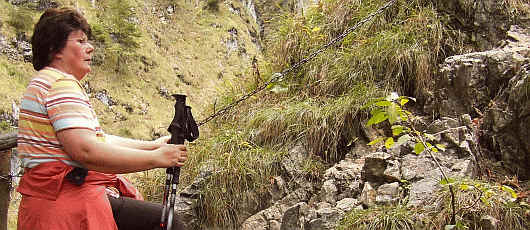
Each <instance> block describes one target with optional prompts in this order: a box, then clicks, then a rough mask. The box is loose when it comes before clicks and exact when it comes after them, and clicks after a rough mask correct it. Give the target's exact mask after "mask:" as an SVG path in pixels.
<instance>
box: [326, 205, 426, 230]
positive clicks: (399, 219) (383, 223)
mask: <svg viewBox="0 0 530 230" xmlns="http://www.w3.org/2000/svg"><path fill="white" fill-rule="evenodd" d="M416 215H417V213H416V211H414V210H411V209H409V208H407V207H405V205H395V206H376V207H373V208H369V209H364V210H362V209H361V210H357V209H355V210H353V211H351V212H350V213H349V214H348V215H347V216H346V217H345V218H344V219H343V220H342V221H341V223H340V224H339V226H337V228H336V229H337V230H347V229H359V230H361V229H362V230H414V229H420V228H418V227H417V223H416V221H417V220H416V219H415V218H416V217H415V216H416Z"/></svg>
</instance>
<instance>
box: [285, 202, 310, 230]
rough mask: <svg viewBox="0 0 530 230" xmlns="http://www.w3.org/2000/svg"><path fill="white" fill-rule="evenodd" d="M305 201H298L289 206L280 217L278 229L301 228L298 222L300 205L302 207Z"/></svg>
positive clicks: (294, 229)
mask: <svg viewBox="0 0 530 230" xmlns="http://www.w3.org/2000/svg"><path fill="white" fill-rule="evenodd" d="M304 205H305V203H298V204H295V205H293V206H292V207H289V208H288V209H287V210H286V211H285V213H284V214H283V217H282V222H281V227H280V230H291V229H292V230H297V229H303V228H302V223H300V216H301V212H300V207H303V206H304Z"/></svg>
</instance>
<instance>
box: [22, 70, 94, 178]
mask: <svg viewBox="0 0 530 230" xmlns="http://www.w3.org/2000/svg"><path fill="white" fill-rule="evenodd" d="M70 128H83V129H90V130H93V131H95V132H96V135H98V136H103V132H102V130H101V127H100V125H99V122H98V120H97V117H96V114H95V112H94V110H93V109H92V106H91V105H90V101H89V99H88V95H87V94H86V93H85V92H84V90H83V88H82V87H81V84H80V83H79V81H78V80H77V79H76V78H75V77H74V76H72V75H69V74H65V73H63V72H60V71H59V70H56V69H53V68H49V67H47V68H44V69H43V70H41V71H39V72H38V73H37V75H36V76H35V77H34V78H33V79H32V80H31V81H30V83H29V85H28V87H27V90H26V92H25V93H24V96H23V98H22V102H21V107H20V117H19V130H18V139H17V142H18V146H17V150H18V152H19V156H20V157H21V158H22V165H23V167H24V168H33V167H35V166H37V165H39V164H41V163H44V162H54V161H62V162H63V163H65V164H67V165H70V166H74V167H82V166H81V164H79V163H78V162H76V161H74V160H72V159H71V158H70V156H69V155H68V154H67V153H66V152H64V150H63V146H62V145H61V143H60V142H59V141H58V140H57V135H56V133H57V132H59V131H61V130H64V129H70Z"/></svg>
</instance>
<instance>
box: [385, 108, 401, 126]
mask: <svg viewBox="0 0 530 230" xmlns="http://www.w3.org/2000/svg"><path fill="white" fill-rule="evenodd" d="M400 112H401V108H399V106H397V105H396V104H394V103H392V105H390V106H389V107H388V108H387V114H388V122H390V124H394V123H396V122H398V121H400V117H399V114H400Z"/></svg>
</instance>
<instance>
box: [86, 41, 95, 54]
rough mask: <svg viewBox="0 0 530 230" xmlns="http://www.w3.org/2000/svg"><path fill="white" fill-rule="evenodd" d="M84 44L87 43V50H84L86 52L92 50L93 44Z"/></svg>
mask: <svg viewBox="0 0 530 230" xmlns="http://www.w3.org/2000/svg"><path fill="white" fill-rule="evenodd" d="M86 44H87V48H86V49H87V51H86V52H87V53H92V52H93V51H94V46H93V45H92V44H90V43H88V42H87V43H86Z"/></svg>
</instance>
